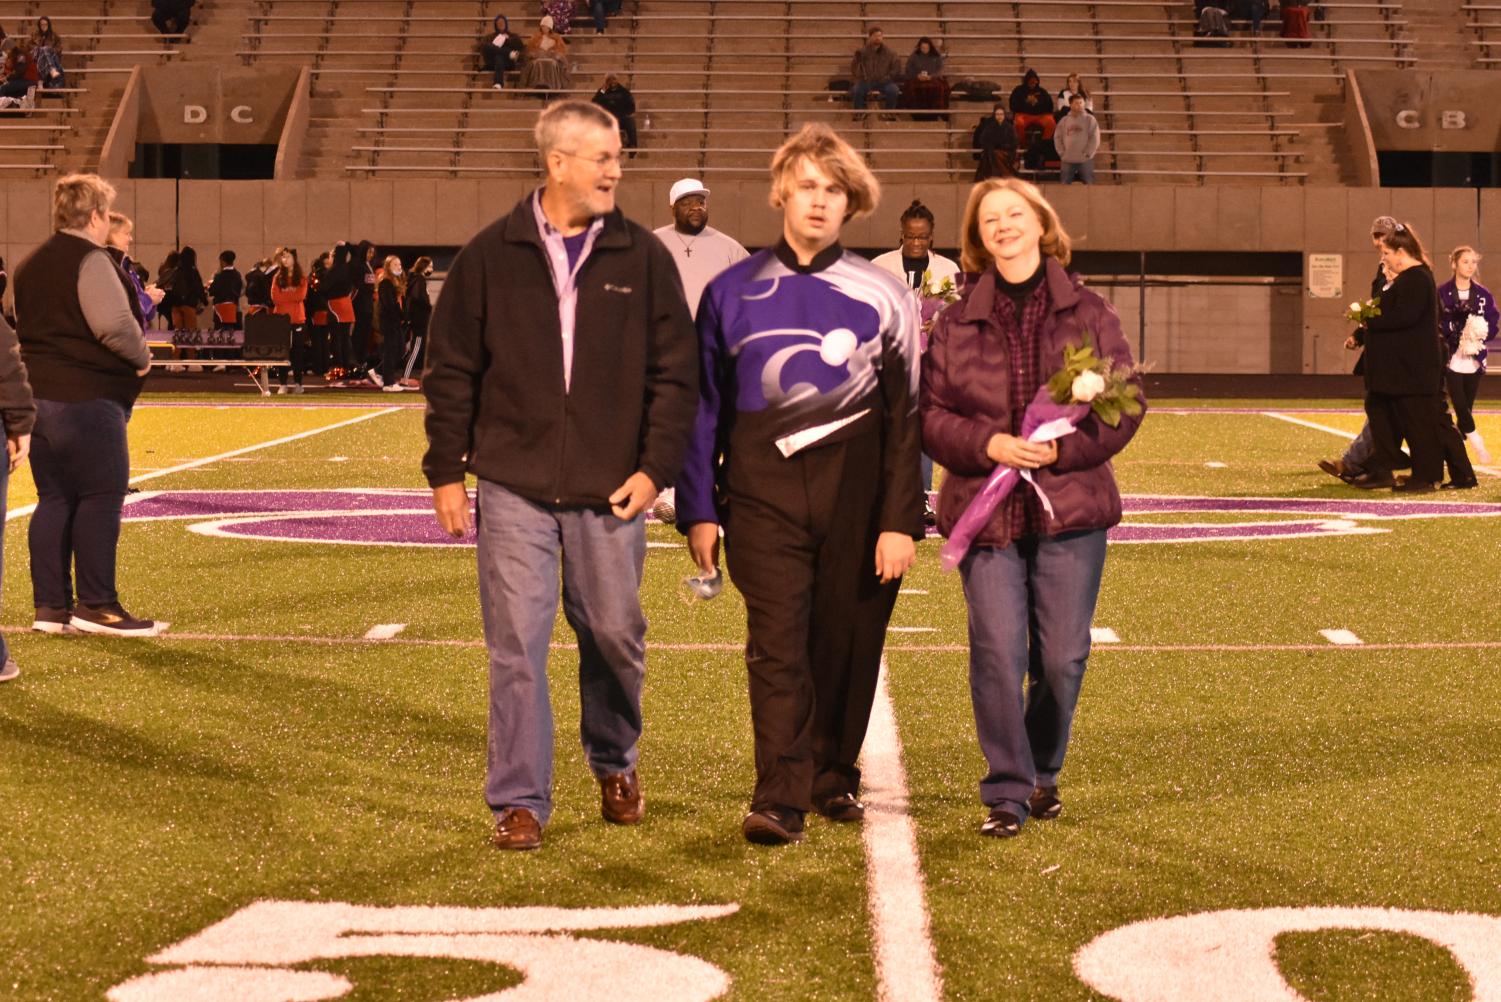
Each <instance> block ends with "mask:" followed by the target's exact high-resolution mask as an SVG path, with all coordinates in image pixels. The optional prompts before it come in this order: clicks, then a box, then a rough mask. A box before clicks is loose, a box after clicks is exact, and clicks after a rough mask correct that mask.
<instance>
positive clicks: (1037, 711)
mask: <svg viewBox="0 0 1501 1002" xmlns="http://www.w3.org/2000/svg"><path fill="white" fill-rule="evenodd" d="M961 243H962V246H963V266H964V270H965V272H966V273H969V274H970V280H969V281H968V282H966V283H965V289H964V292H963V294H962V296H961V298H960V300H959V302H957V303H955V304H954V305H953V306H951V307H949V308H948V309H947V310H945V311H944V312H943V313H941V314H940V315H939V317H938V321H937V323H936V324H935V326H934V329H933V334H932V338H931V339H930V341H929V343H928V352H927V354H926V355H924V356H923V362H922V395H921V410H922V425H923V429H922V431H923V445H924V446H925V448H926V449H927V451H928V453H929V455H931V456H932V457H933V458H934V459H935V460H936V461H937V462H938V463H939V464H940V465H942V466H943V468H944V469H945V470H947V471H948V475H947V476H946V477H945V478H944V481H943V486H942V488H941V489H940V491H939V495H938V528H939V531H940V532H942V533H943V534H944V535H945V536H950V535H954V534H955V528H956V523H958V522H960V520H961V517H962V516H963V514H964V512H965V511H966V509H968V508H969V506H970V504H971V502H972V501H973V500H974V499H975V498H976V496H977V495H979V494H980V492H981V491H982V490H983V489H984V486H985V484H986V482H987V481H988V480H989V478H990V477H991V474H992V473H994V472H995V470H996V468H997V466H998V465H1005V466H1010V467H1012V468H1014V469H1017V470H1018V471H1022V472H1025V473H1026V474H1028V475H1029V476H1030V477H1031V479H1032V481H1033V483H1035V485H1036V489H1033V487H1032V485H1031V484H1025V485H1022V486H1021V487H1020V488H1019V489H1017V490H1014V491H1012V492H1011V493H1010V494H1009V495H1007V496H1006V497H1005V499H1004V500H1002V501H1001V502H1000V504H999V505H997V506H996V507H995V508H994V512H993V514H992V515H990V516H989V519H988V521H987V522H986V524H985V526H984V527H983V528H982V529H981V530H980V531H979V532H978V534H977V535H975V536H974V538H973V542H972V543H971V544H970V547H969V549H968V551H967V553H966V555H965V556H964V558H963V560H962V561H961V562H960V563H959V573H960V575H961V576H962V578H963V580H964V598H965V603H966V605H967V607H968V611H969V637H970V655H969V679H970V694H971V698H972V700H973V703H974V711H975V727H976V731H977V732H978V735H979V739H980V749H981V751H982V752H983V753H984V755H985V761H986V765H987V769H986V775H985V778H984V779H983V780H982V781H981V783H980V799H981V800H982V801H983V802H984V804H985V806H986V807H987V808H988V810H989V815H988V817H987V818H986V819H985V821H984V823H983V824H982V825H981V826H980V834H982V835H989V836H994V837H998V838H1007V837H1011V836H1014V835H1018V834H1020V832H1021V828H1022V825H1023V823H1024V822H1025V821H1026V819H1027V818H1028V817H1034V818H1037V819H1039V820H1048V819H1051V818H1055V817H1057V816H1058V815H1059V813H1060V812H1061V811H1062V810H1063V802H1062V801H1061V800H1060V799H1059V796H1058V773H1059V770H1060V769H1061V768H1062V767H1063V757H1064V752H1065V751H1066V749H1067V747H1068V739H1069V734H1070V731H1071V729H1072V726H1073V719H1074V709H1075V707H1076V706H1077V704H1078V700H1079V690H1080V687H1081V685H1082V684H1083V681H1084V668H1085V663H1086V662H1087V660H1088V658H1089V645H1090V633H1089V627H1090V621H1091V619H1092V618H1093V616H1094V607H1095V599H1096V597H1097V596H1098V594H1099V590H1100V578H1101V575H1102V573H1103V571H1104V566H1105V530H1106V529H1108V528H1109V527H1110V526H1112V525H1115V524H1116V523H1117V522H1119V521H1120V518H1121V500H1120V493H1119V491H1118V490H1117V488H1116V484H1115V477H1114V475H1113V474H1112V472H1111V468H1110V458H1111V457H1112V456H1114V455H1115V454H1116V453H1118V452H1120V450H1121V449H1123V448H1125V445H1126V443H1127V442H1129V441H1130V440H1131V436H1132V435H1134V434H1135V433H1136V429H1137V428H1138V427H1139V426H1140V424H1141V415H1142V409H1141V408H1133V409H1132V412H1127V411H1124V410H1123V411H1121V412H1120V413H1119V414H1118V415H1116V416H1117V421H1116V423H1115V424H1113V425H1112V424H1110V423H1108V422H1107V421H1106V420H1105V419H1104V418H1102V417H1101V416H1100V415H1099V414H1098V413H1095V412H1091V413H1089V414H1088V415H1086V416H1084V417H1083V418H1082V419H1081V420H1080V421H1079V423H1078V425H1077V426H1076V428H1075V430H1074V431H1073V432H1071V433H1069V434H1066V435H1064V436H1063V437H1062V438H1059V439H1056V440H1055V441H1050V442H1046V443H1038V442H1033V441H1029V440H1028V439H1027V438H1024V437H1023V429H1022V422H1023V413H1024V411H1025V410H1026V409H1027V407H1028V404H1029V403H1030V402H1032V401H1033V399H1034V398H1035V397H1036V396H1037V393H1038V391H1039V389H1041V388H1042V387H1043V386H1044V384H1046V383H1048V382H1049V381H1050V377H1051V376H1052V375H1053V373H1054V372H1056V371H1059V370H1058V366H1059V363H1060V361H1062V360H1063V358H1064V352H1065V349H1069V350H1071V351H1077V350H1079V349H1080V348H1081V347H1082V346H1083V345H1085V344H1086V343H1089V344H1092V345H1093V350H1094V352H1096V353H1097V354H1098V356H1099V358H1100V359H1102V360H1105V361H1108V362H1109V363H1111V365H1112V369H1111V371H1112V372H1117V371H1122V370H1124V371H1125V372H1128V373H1130V375H1129V376H1128V377H1126V381H1127V383H1128V384H1129V385H1132V386H1135V387H1136V388H1137V390H1138V393H1137V395H1136V396H1137V399H1138V400H1140V396H1139V388H1140V377H1139V376H1137V375H1136V374H1135V371H1134V369H1133V367H1132V361H1131V349H1130V347H1129V346H1128V345H1127V343H1126V339H1125V337H1124V336H1123V335H1122V333H1121V326H1120V318H1119V317H1117V316H1116V313H1115V310H1114V309H1112V308H1111V306H1110V304H1109V303H1108V302H1107V301H1106V300H1104V299H1103V298H1101V297H1100V296H1099V295H1097V294H1095V293H1094V292H1092V291H1090V290H1089V289H1087V288H1085V287H1084V283H1083V281H1082V280H1081V279H1079V278H1078V277H1077V276H1075V275H1071V274H1070V273H1069V272H1068V271H1066V270H1065V269H1066V268H1067V266H1068V262H1069V254H1070V251H1069V238H1068V234H1067V233H1066V232H1064V229H1063V226H1062V224H1061V223H1059V221H1058V214H1057V213H1056V212H1055V211H1054V210H1053V207H1052V206H1051V205H1049V204H1048V202H1047V200H1046V199H1044V198H1043V196H1042V192H1041V191H1039V190H1038V189H1037V187H1036V186H1035V185H1031V184H1028V183H1027V182H1025V181H1021V180H1019V179H1017V178H1005V179H1002V178H991V179H988V180H985V181H982V182H980V183H979V184H977V185H975V187H974V189H973V190H972V191H971V193H970V197H969V204H968V206H967V207H966V208H965V212H964V224H963V229H962V231H961ZM1106 385H1107V381H1106V380H1105V379H1104V378H1103V377H1102V376H1101V375H1100V373H1099V372H1098V371H1091V370H1089V369H1086V370H1085V371H1083V372H1082V374H1080V375H1078V376H1076V377H1075V378H1074V380H1073V384H1072V391H1073V393H1072V395H1073V398H1074V400H1075V401H1078V402H1080V403H1083V402H1088V401H1094V400H1095V398H1096V397H1097V396H1098V395H1099V394H1101V393H1102V392H1103V391H1104V390H1105V389H1106ZM1044 495H1045V496H1046V497H1047V504H1046V505H1044V503H1043V501H1042V498H1043V496H1044ZM963 535H964V531H963V530H962V529H961V530H960V533H959V534H958V536H957V537H956V538H962V537H963Z"/></svg>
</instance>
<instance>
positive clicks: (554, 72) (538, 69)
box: [521, 17, 572, 91]
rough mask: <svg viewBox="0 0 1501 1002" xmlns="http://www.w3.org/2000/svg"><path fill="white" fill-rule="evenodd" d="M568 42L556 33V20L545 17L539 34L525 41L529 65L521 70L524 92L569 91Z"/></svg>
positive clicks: (540, 24) (540, 25) (539, 26)
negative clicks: (554, 24)
mask: <svg viewBox="0 0 1501 1002" xmlns="http://www.w3.org/2000/svg"><path fill="white" fill-rule="evenodd" d="M567 58H568V43H567V42H565V41H563V39H562V37H561V36H560V35H558V34H556V33H555V32H554V31H553V21H552V18H550V17H544V18H543V19H542V20H541V22H540V23H539V24H538V25H537V33H536V34H535V35H533V36H532V37H531V38H529V39H527V40H526V65H525V66H523V67H522V69H521V87H522V89H523V90H542V91H548V90H567V89H568V88H569V87H570V86H572V81H570V80H569V78H568V63H567V62H566V60H567Z"/></svg>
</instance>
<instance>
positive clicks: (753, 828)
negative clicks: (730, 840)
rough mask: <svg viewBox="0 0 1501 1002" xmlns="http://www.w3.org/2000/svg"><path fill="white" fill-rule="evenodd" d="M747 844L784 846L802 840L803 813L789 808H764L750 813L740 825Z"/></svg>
mask: <svg viewBox="0 0 1501 1002" xmlns="http://www.w3.org/2000/svg"><path fill="white" fill-rule="evenodd" d="M740 832H741V834H742V835H744V836H745V840H746V841H747V842H754V843H755V844H756V845H786V844H787V843H789V842H801V841H802V840H803V812H802V811H794V810H792V809H791V808H790V807H765V808H762V809H761V810H759V811H751V812H750V813H749V814H747V815H746V816H745V821H744V822H743V823H742V824H741V825H740Z"/></svg>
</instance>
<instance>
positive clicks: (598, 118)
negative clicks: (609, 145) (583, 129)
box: [533, 101, 620, 157]
mask: <svg viewBox="0 0 1501 1002" xmlns="http://www.w3.org/2000/svg"><path fill="white" fill-rule="evenodd" d="M580 125H585V126H592V127H593V128H596V129H608V130H610V131H612V132H613V131H615V130H616V129H618V128H620V125H619V123H617V122H616V121H615V116H614V115H612V114H610V113H609V112H608V111H606V110H605V109H603V108H601V107H600V106H599V105H597V104H591V103H590V102H588V101H554V102H553V103H552V104H549V105H548V106H547V107H546V108H544V109H542V114H540V115H538V116H537V127H536V129H535V130H534V131H533V134H534V135H535V136H536V138H537V152H538V154H540V155H541V156H543V157H545V156H547V154H549V153H551V152H552V151H553V150H555V149H557V148H558V147H560V146H562V145H564V144H565V143H567V142H568V141H569V140H570V139H571V138H572V133H573V132H574V131H575V130H576V129H577V128H578V127H579V126H580Z"/></svg>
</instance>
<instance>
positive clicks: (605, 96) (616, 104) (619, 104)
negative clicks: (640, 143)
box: [593, 73, 637, 157]
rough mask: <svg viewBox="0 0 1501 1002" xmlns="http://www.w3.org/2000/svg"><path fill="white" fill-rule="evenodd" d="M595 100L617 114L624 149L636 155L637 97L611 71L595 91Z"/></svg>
mask: <svg viewBox="0 0 1501 1002" xmlns="http://www.w3.org/2000/svg"><path fill="white" fill-rule="evenodd" d="M593 101H594V103H595V104H597V105H599V106H600V107H601V108H603V109H604V110H605V111H608V112H609V113H610V114H612V115H614V116H615V121H617V122H619V123H620V140H621V146H622V148H623V149H627V150H630V151H631V156H632V157H634V156H635V155H636V145H637V142H636V99H635V98H634V97H632V96H631V92H630V91H629V90H628V89H627V88H626V86H625V84H623V83H621V82H620V78H619V77H617V76H616V75H615V74H613V73H611V74H610V75H609V76H607V77H605V84H604V86H603V87H601V88H600V89H599V90H597V91H595V92H594V98H593Z"/></svg>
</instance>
